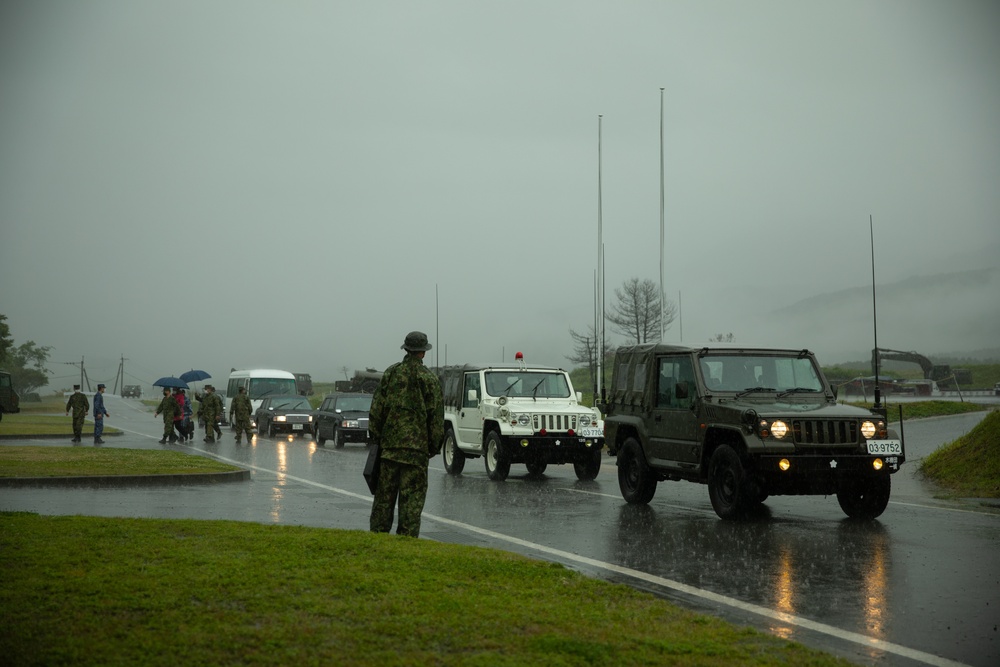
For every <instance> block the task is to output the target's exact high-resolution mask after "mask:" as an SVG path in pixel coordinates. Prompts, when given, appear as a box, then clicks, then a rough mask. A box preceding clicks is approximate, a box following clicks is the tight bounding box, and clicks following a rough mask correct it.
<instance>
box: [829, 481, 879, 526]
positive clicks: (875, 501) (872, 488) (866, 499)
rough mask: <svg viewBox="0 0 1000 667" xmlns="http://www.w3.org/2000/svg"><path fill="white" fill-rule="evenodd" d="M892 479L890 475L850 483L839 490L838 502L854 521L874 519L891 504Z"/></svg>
mask: <svg viewBox="0 0 1000 667" xmlns="http://www.w3.org/2000/svg"><path fill="white" fill-rule="evenodd" d="M891 491H892V478H891V477H889V476H888V475H885V476H882V477H875V478H873V479H868V480H861V481H857V482H850V483H848V484H846V485H844V486H843V487H841V488H840V489H838V490H837V502H838V503H840V509H842V510H844V514H846V515H847V516H849V517H851V518H852V519H874V518H875V517H878V516H881V514H882V512H884V511H885V508H886V506H887V505H888V504H889V494H890V492H891Z"/></svg>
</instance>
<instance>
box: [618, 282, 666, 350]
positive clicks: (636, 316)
mask: <svg viewBox="0 0 1000 667" xmlns="http://www.w3.org/2000/svg"><path fill="white" fill-rule="evenodd" d="M615 297H616V298H617V299H618V302H617V303H616V304H614V305H613V306H612V308H611V313H610V314H608V315H607V319H608V322H610V323H611V328H612V329H614V330H615V331H616V332H618V333H620V334H621V335H623V336H625V337H626V338H628V339H629V340H634V341H635V342H636V344H639V343H649V342H651V341H657V340H659V339H660V317H661V316H662V317H663V323H664V327H663V328H664V329H668V328H669V327H670V324H671V323H672V322H673V321H674V319H675V318H676V317H677V306H676V305H675V304H674V303H673V302H672V301H667V302H666V303H665V304H664V307H663V310H662V311H661V310H660V290H659V288H658V287H657V286H656V283H654V282H653V281H652V280H648V279H647V280H643V281H641V282H640V281H639V279H638V278H629V279H628V280H626V281H625V282H624V283H622V286H621V287H618V288H616V289H615Z"/></svg>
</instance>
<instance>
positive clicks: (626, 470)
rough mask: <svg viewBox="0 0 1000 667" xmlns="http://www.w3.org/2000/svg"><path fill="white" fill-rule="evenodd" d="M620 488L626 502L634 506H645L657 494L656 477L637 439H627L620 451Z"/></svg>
mask: <svg viewBox="0 0 1000 667" xmlns="http://www.w3.org/2000/svg"><path fill="white" fill-rule="evenodd" d="M618 488H619V489H621V492H622V498H624V499H625V502H627V503H630V504H632V505H645V504H646V503H648V502H649V501H650V500H652V499H653V495H655V494H656V477H655V476H654V475H653V472H652V471H651V470H650V469H649V466H648V465H647V464H646V457H645V455H643V453H642V445H640V444H639V441H638V440H636V439H635V438H628V439H626V440H625V444H623V445H622V448H621V449H620V450H619V451H618Z"/></svg>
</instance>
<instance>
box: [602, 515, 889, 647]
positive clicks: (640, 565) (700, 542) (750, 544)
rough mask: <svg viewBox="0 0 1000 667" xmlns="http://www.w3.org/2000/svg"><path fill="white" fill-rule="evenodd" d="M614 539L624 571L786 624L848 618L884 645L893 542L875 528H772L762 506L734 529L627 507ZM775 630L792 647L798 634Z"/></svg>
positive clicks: (786, 627) (776, 625) (791, 524)
mask: <svg viewBox="0 0 1000 667" xmlns="http://www.w3.org/2000/svg"><path fill="white" fill-rule="evenodd" d="M609 537H610V538H611V542H610V543H609V544H608V550H609V552H610V556H611V559H612V560H613V561H614V562H617V563H620V564H622V565H626V566H628V567H631V568H634V569H637V570H642V571H647V572H652V573H655V574H657V575H659V576H662V577H665V578H667V579H672V580H675V581H680V582H682V583H685V584H689V585H692V586H697V587H699V588H703V589H706V590H710V591H713V592H717V593H720V594H724V595H727V596H730V597H735V598H737V599H739V600H742V601H744V602H750V603H754V604H758V605H761V606H764V607H768V608H770V609H774V610H775V611H778V612H781V613H783V614H790V615H794V616H800V617H804V618H810V619H813V620H823V619H827V618H830V617H831V616H832V615H836V616H840V617H847V618H850V619H851V621H852V624H851V626H852V627H857V628H863V631H864V634H866V635H868V636H870V637H873V638H878V639H881V638H884V637H886V635H887V626H888V625H889V622H890V618H889V601H888V600H887V592H888V590H889V588H888V584H889V577H890V563H891V555H890V540H889V537H888V535H887V534H886V529H885V527H884V526H883V525H882V524H881V523H879V522H857V521H852V520H850V519H844V520H843V521H841V522H840V523H839V524H837V529H836V530H833V531H831V530H830V528H829V524H815V523H811V522H801V523H800V522H795V521H786V520H778V519H774V518H772V517H771V514H770V511H769V510H768V509H767V507H766V506H762V507H761V508H760V510H759V511H758V512H757V513H756V514H755V515H754V516H752V517H750V518H748V519H747V520H746V521H741V522H733V521H719V520H717V519H714V518H703V517H701V516H692V515H691V514H688V513H677V514H669V515H666V514H663V515H661V514H660V513H658V512H657V510H655V509H653V508H652V507H650V506H647V505H641V506H632V505H624V506H622V507H620V509H619V516H618V526H617V530H615V531H612V533H610V534H609ZM770 630H771V632H773V633H774V634H776V635H778V636H780V637H783V638H786V639H794V638H795V635H796V633H797V632H800V629H799V628H798V627H797V626H795V625H792V624H786V623H782V622H781V621H780V620H775V621H774V622H773V624H772V626H771V627H770ZM873 655H875V654H874V653H873Z"/></svg>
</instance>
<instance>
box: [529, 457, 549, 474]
mask: <svg viewBox="0 0 1000 667" xmlns="http://www.w3.org/2000/svg"><path fill="white" fill-rule="evenodd" d="M524 467H525V468H527V469H528V474H529V475H531V476H532V477H541V476H542V475H543V474H544V473H545V469H546V468H548V467H549V463H548V461H538V460H535V461H527V462H525V464H524Z"/></svg>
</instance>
